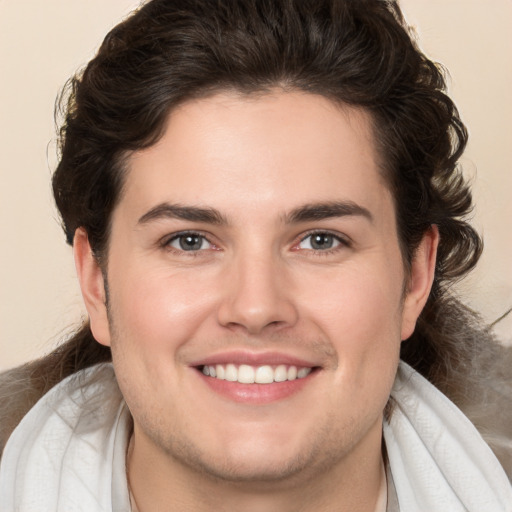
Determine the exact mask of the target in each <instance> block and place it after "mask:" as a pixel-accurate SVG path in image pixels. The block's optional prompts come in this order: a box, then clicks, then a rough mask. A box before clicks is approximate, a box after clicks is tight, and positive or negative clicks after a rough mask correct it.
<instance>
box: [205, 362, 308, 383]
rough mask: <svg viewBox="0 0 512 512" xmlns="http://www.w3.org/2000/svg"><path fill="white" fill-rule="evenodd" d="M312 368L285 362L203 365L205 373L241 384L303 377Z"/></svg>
mask: <svg viewBox="0 0 512 512" xmlns="http://www.w3.org/2000/svg"><path fill="white" fill-rule="evenodd" d="M311 370H312V368H307V367H302V368H301V367H299V368H297V366H293V365H290V366H288V365H284V364H281V365H278V366H270V365H263V366H250V365H247V364H241V365H236V364H217V365H205V366H203V367H202V372H203V374H204V375H207V376H209V377H213V378H215V379H220V380H227V381H229V382H239V383H240V384H272V383H273V382H285V381H290V380H296V379H303V378H304V377H307V376H308V375H309V374H310V373H311Z"/></svg>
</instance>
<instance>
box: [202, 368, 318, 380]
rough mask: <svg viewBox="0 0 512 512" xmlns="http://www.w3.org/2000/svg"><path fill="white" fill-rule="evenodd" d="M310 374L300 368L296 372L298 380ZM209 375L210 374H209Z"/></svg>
mask: <svg viewBox="0 0 512 512" xmlns="http://www.w3.org/2000/svg"><path fill="white" fill-rule="evenodd" d="M310 372H311V368H301V369H300V370H299V371H298V372H297V378H298V379H303V378H304V377H307V376H308V375H309V374H310ZM210 375H211V373H210Z"/></svg>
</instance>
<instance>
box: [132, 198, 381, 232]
mask: <svg viewBox="0 0 512 512" xmlns="http://www.w3.org/2000/svg"><path fill="white" fill-rule="evenodd" d="M346 216H361V217H364V218H366V219H367V220H369V221H370V222H373V216H372V214H371V213H370V211H369V210H368V209H366V208H364V207H363V206H360V205H358V204H356V203H354V202H352V201H330V202H326V203H311V204H306V205H304V206H300V207H298V208H295V209H294V210H292V211H291V212H289V213H286V214H285V215H284V216H283V220H284V222H285V224H297V223H299V222H311V221H316V220H322V219H329V218H334V217H346ZM160 219H181V220H188V221H191V222H203V223H205V224H213V225H217V226H224V225H227V224H228V220H227V219H226V217H224V215H222V213H220V212H219V211H218V210H216V209H215V208H203V207H198V206H183V205H180V204H171V203H161V204H159V205H157V206H155V207H154V208H151V210H149V211H148V212H146V213H145V214H144V215H142V217H140V219H139V220H138V224H147V223H148V222H151V221H155V220H160Z"/></svg>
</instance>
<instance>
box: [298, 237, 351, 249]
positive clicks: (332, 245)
mask: <svg viewBox="0 0 512 512" xmlns="http://www.w3.org/2000/svg"><path fill="white" fill-rule="evenodd" d="M342 244H343V242H342V241H341V240H340V239H339V238H338V237H337V236H335V235H331V234H330V233H311V234H310V235H308V236H306V237H305V238H303V239H302V240H301V242H300V244H299V248H300V249H309V250H313V251H328V250H329V249H336V248H337V247H339V246H340V245H342Z"/></svg>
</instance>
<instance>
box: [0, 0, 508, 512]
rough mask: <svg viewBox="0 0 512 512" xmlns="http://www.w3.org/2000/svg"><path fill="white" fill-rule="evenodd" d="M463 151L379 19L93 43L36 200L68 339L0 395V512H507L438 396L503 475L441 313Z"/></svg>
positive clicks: (487, 398) (461, 223) (151, 6)
mask: <svg viewBox="0 0 512 512" xmlns="http://www.w3.org/2000/svg"><path fill="white" fill-rule="evenodd" d="M466 138H467V137H466V132H465V129H464V126H463V125H462V123H461V121H460V119H459V118H458V115H457V111H456V109H455V108H454V106H453V103H452V102H451V100H450V99H449V98H448V97H447V96H446V95H445V93H444V81H443V78H442V75H441V73H440V72H439V70H438V68H437V67H436V66H435V65H434V64H433V63H432V62H430V61H429V60H428V59H426V57H425V56H424V55H422V54H421V53H420V52H419V51H418V49H417V48H416V47H415V45H414V43H413V42H412V41H411V39H410V37H409V35H408V32H407V30H406V27H405V26H404V23H403V20H402V18H401V14H400V11H399V9H398V7H397V5H396V4H395V3H393V2H382V1H380V0H368V1H359V2H352V1H346V0H331V1H327V0H326V1H318V0H315V1H311V2H309V1H296V2H283V1H282V0H262V1H261V2H258V3H256V4H255V5H252V4H250V3H248V2H245V1H243V0H229V1H225V2H210V1H204V2H195V1H183V2H171V1H168V0H167V1H164V0H153V1H151V2H149V3H147V4H146V5H145V6H144V7H142V8H141V9H140V10H139V11H138V12H137V13H136V14H134V15H133V16H132V17H131V18H129V19H128V20H126V21H125V22H124V23H122V24H121V25H119V26H118V27H116V28H115V29H114V30H113V31H112V32H111V33H110V34H109V35H108V36H107V38H106V39H105V41H104V43H103V45H102V47H101V48H100V51H99V53H98V55H97V57H96V58H95V59H94V60H93V61H91V63H90V64H89V65H88V67H87V68H86V69H85V71H84V72H83V74H82V75H81V76H77V77H76V78H75V79H74V82H73V83H72V86H71V90H70V94H69V100H68V104H67V115H66V120H65V125H64V128H63V130H62V155H61V160H60V163H59V166H58V168H57V171H56V173H55V175H54V180H53V186H54V193H55V198H56V202H57V205H58V207H59V210H60V212H61V215H62V218H63V225H64V229H65V232H66V236H67V240H68V242H69V243H72V244H73V247H74V255H75V262H76V267H77V272H78V277H79V280H80V284H81V288H82V294H83V297H84V302H85V305H86V308H87V311H88V314H89V322H88V323H87V324H86V325H84V326H83V328H82V329H81V330H80V331H79V332H78V333H77V334H76V335H75V336H74V337H73V338H72V339H71V340H69V341H68V342H67V343H66V344H65V345H64V346H63V347H62V348H61V349H59V350H58V351H57V352H55V353H53V354H51V355H50V356H48V357H47V358H45V359H44V360H42V361H39V362H36V363H34V364H33V365H30V366H28V367H27V368H24V369H22V370H19V371H18V372H13V373H11V374H10V375H7V376H5V377H4V381H5V383H4V389H8V388H9V381H8V379H10V382H11V384H10V385H11V387H18V388H19V389H18V390H17V394H16V396H14V397H13V398H12V399H11V400H10V403H7V402H8V400H5V401H6V408H7V410H9V411H10V417H9V420H10V421H6V423H5V425H6V426H5V427H3V428H4V429H5V430H4V434H3V435H4V436H5V437H7V436H8V435H10V438H9V442H8V444H7V446H6V448H5V451H4V455H3V459H2V465H1V473H0V496H1V498H2V503H3V504H5V505H3V506H5V507H6V510H130V508H131V509H132V510H140V511H142V512H144V511H151V510H193V511H202V510H211V509H221V510H237V511H260V510H261V511H263V510H265V511H274V510H276V511H277V510H279V511H288V510H290V511H291V510H315V511H323V510H326V511H327V510H329V511H330V510H346V511H349V510H350V511H361V512H363V511H371V512H373V511H378V512H381V511H383V510H388V511H394V510H402V511H408V512H409V511H433V510H436V511H437V510H450V511H457V510H460V511H462V510H470V511H473V510H474V511H479V512H481V511H489V512H491V511H492V512H494V511H506V510H511V507H512V491H511V488H510V483H509V482H508V479H507V476H506V473H505V471H504V469H503V467H502V466H501V465H500V463H499V461H498V459H497V458H496V456H495V455H494V454H493V452H492V451H491V449H490V448H489V446H488V445H487V444H486V442H484V440H483V439H482V437H481V435H480V434H479V433H478V431H477V430H476V429H475V427H474V426H473V425H472V424H471V423H470V421H469V420H468V419H467V418H466V417H465V416H464V414H463V413H462V412H461V411H460V410H459V409H458V408H457V407H456V406H455V405H454V404H453V403H452V402H451V401H450V400H448V398H447V397H446V396H445V395H443V394H442V393H441V391H440V390H442V391H444V392H445V393H446V394H447V395H448V396H449V397H450V398H451V399H452V400H454V401H455V402H456V403H457V404H458V405H459V406H460V407H461V408H463V409H464V410H465V411H466V413H467V414H468V415H469V416H471V418H472V419H473V421H474V422H475V423H477V424H478V426H479V427H480V428H481V430H482V434H485V435H486V436H487V440H488V443H489V444H490V445H491V446H492V447H493V449H494V450H495V452H496V455H498V456H499V457H500V460H501V461H502V464H503V465H506V464H510V455H509V452H507V450H506V446H507V443H509V442H510V441H509V440H508V439H507V437H506V435H507V429H508V428H509V427H508V425H509V423H508V420H509V416H510V412H509V409H510V401H509V399H508V402H507V393H508V391H509V390H510V377H509V373H507V372H506V368H507V366H506V357H509V358H510V355H509V354H507V353H506V352H505V349H502V348H500V347H499V346H498V345H496V344H494V343H493V339H492V336H491V335H490V334H489V332H488V331H487V330H486V329H485V328H484V327H479V326H478V321H477V319H476V317H475V315H474V314H473V313H471V312H470V311H468V310H467V309H466V308H464V307H463V306H462V305H461V304H460V303H459V302H458V301H457V300H455V299H454V298H452V297H450V295H449V293H448V288H449V284H450V282H451V281H453V280H454V279H456V278H458V277H460V276H462V275H464V274H465V273H467V272H468V271H469V270H470V269H471V268H472V267H473V266H474V265H475V264H476V261H477V260H478V257H479V254H480V252H481V243H480V240H479V238H478V236H477V235H476V233H475V232H474V231H473V229H472V228H471V227H470V226H469V225H468V224H467V223H466V222H465V220H464V216H465V215H466V214H467V213H468V212H469V210H470V208H471V196H470V192H469V190H468V188H467V186H466V185H465V183H464V181H463V179H462V177H461V175H460V174H459V172H458V170H457V168H456V163H457V160H458V158H459V157H460V155H461V153H462V151H463V149H464V146H465V142H466ZM400 358H401V359H402V360H403V362H399V360H400ZM110 360H111V361H112V364H109V361H110ZM407 363H409V364H407ZM409 365H412V367H411V366H409ZM501 365H503V366H501ZM413 368H414V369H413ZM421 374H422V375H423V376H424V377H426V379H425V378H424V377H422V376H421ZM67 376H69V378H67V379H65V380H63V379H64V377H67ZM427 379H428V380H427ZM429 381H431V382H429ZM432 383H433V384H435V385H436V386H437V388H436V387H435V386H434V385H432ZM20 386H23V387H21V388H20ZM50 388H52V389H51V390H50V391H49V392H48V393H47V394H46V395H44V396H43V397H42V398H41V399H40V400H39V401H37V400H38V398H39V397H40V396H41V395H42V394H43V393H44V392H45V391H47V390H48V389H50ZM438 388H439V389H440V390H439V389H438ZM3 395H4V396H7V395H8V393H6V392H5V391H4V393H3ZM498 400H499V407H500V408H501V410H502V412H503V415H502V417H501V418H496V421H495V422H493V423H492V424H491V422H489V421H487V422H486V421H485V419H486V415H488V413H489V411H490V410H491V409H490V408H489V407H492V404H496V403H498V402H497V401H498ZM35 401H37V404H36V405H35V406H34V407H33V408H32V409H31V410H30V411H29V412H28V414H26V416H25V417H24V418H23V420H21V417H22V416H23V415H24V414H25V413H26V412H27V410H28V409H29V408H30V407H31V406H32V405H33V403H34V402H35ZM489 404H491V405H489ZM20 420H21V422H20ZM18 423H19V425H18V426H17V427H16V425H17V424H18ZM15 427H16V428H15ZM491 427H492V428H491ZM13 429H15V430H14V432H13V433H12V434H11V431H12V430H13ZM507 457H508V458H507Z"/></svg>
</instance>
